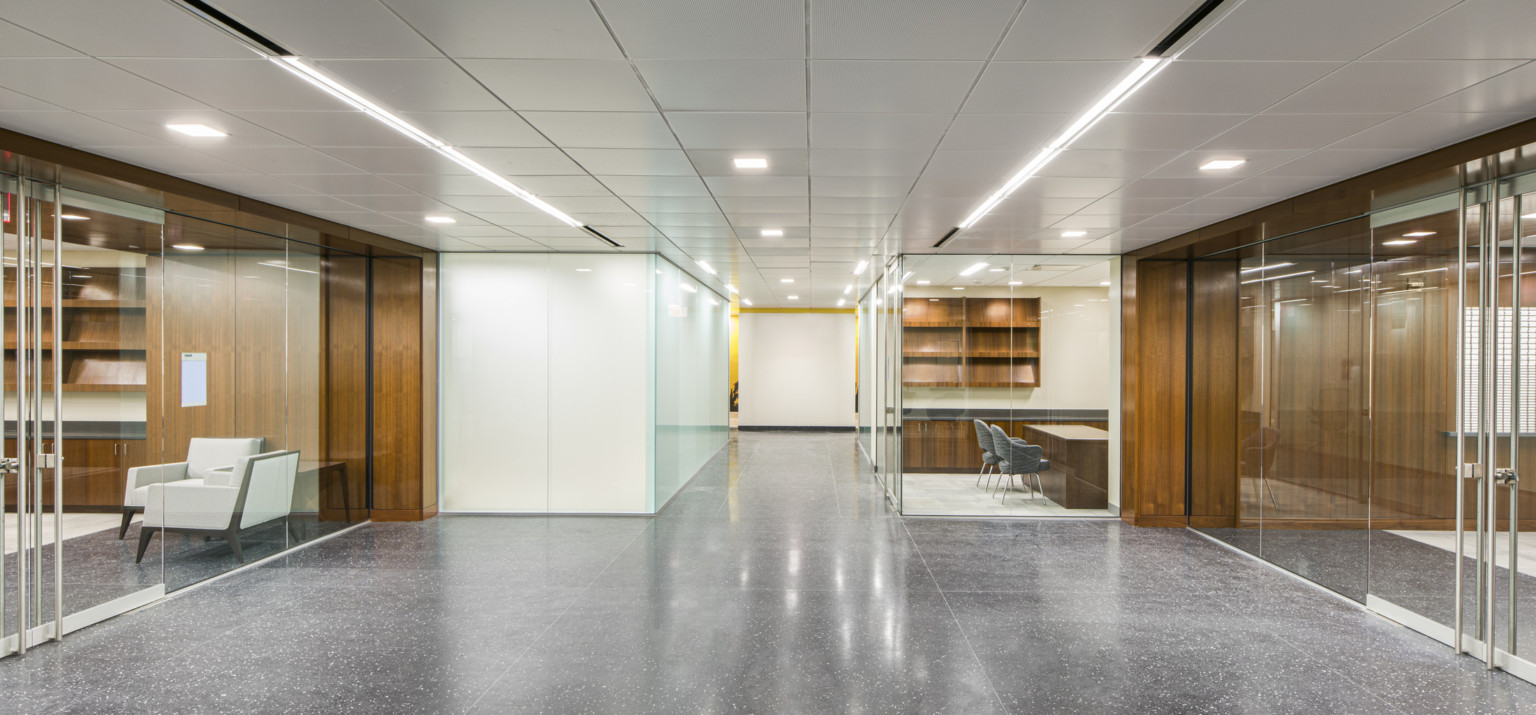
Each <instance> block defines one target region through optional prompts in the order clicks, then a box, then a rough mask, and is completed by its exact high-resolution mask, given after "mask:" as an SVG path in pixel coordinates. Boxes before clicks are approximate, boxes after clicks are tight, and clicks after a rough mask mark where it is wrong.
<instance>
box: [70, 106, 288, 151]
mask: <svg viewBox="0 0 1536 715" xmlns="http://www.w3.org/2000/svg"><path fill="white" fill-rule="evenodd" d="M84 113H85V114H88V115H90V116H93V117H96V118H97V119H101V120H104V121H108V122H111V123H113V124H116V125H118V126H120V127H123V128H125V129H131V130H133V131H136V132H139V133H140V134H144V135H146V136H151V137H154V138H156V139H160V140H162V141H165V142H168V143H171V144H177V145H180V146H185V147H188V148H190V149H198V150H201V151H213V152H217V151H221V150H224V149H233V148H250V147H287V148H296V147H299V146H300V145H299V144H298V143H297V142H295V141H293V140H291V139H289V138H287V137H284V136H281V135H278V134H275V133H273V132H270V131H267V130H266V129H264V128H262V127H259V126H257V125H255V124H253V123H251V122H248V121H246V120H244V119H241V118H239V117H236V116H234V115H231V114H226V113H224V112H220V111H218V110H215V109H178V110H169V111H168V110H163V109H124V110H108V111H87V112H84ZM167 124H204V125H207V126H210V127H213V128H214V129H218V130H220V131H222V132H224V133H226V134H228V136H223V137H191V136H187V135H185V134H182V133H181V132H177V131H172V130H171V129H169V128H167V127H166V125H167Z"/></svg>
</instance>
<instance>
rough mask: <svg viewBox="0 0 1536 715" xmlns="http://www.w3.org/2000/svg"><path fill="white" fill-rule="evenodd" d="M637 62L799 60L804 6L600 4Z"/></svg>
mask: <svg viewBox="0 0 1536 715" xmlns="http://www.w3.org/2000/svg"><path fill="white" fill-rule="evenodd" d="M598 6H599V7H600V8H602V11H603V15H604V16H605V17H606V18H607V19H608V22H609V23H610V24H611V25H612V26H613V29H614V34H616V35H617V36H618V38H619V41H620V42H622V43H623V44H624V49H625V51H626V52H628V53H629V56H630V57H633V58H635V59H669V60H670V59H801V58H804V57H805V3H804V2H803V0H754V1H753V2H710V1H708V0H705V1H698V0H685V1H678V0H670V1H668V2H657V1H656V0H601V2H599V3H598Z"/></svg>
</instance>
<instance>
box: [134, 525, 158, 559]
mask: <svg viewBox="0 0 1536 715" xmlns="http://www.w3.org/2000/svg"><path fill="white" fill-rule="evenodd" d="M155 531H156V529H153V528H151V527H147V526H141V527H139V555H138V556H136V557H134V559H133V562H134V563H136V564H137V563H142V562H143V561H144V552H145V551H148V550H149V540H150V539H151V538H154V536H155Z"/></svg>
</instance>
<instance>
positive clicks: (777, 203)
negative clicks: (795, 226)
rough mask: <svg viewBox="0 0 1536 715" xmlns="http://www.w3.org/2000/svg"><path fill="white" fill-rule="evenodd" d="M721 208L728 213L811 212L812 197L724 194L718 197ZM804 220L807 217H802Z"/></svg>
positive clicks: (802, 220)
mask: <svg viewBox="0 0 1536 715" xmlns="http://www.w3.org/2000/svg"><path fill="white" fill-rule="evenodd" d="M717 200H718V201H719V203H720V208H721V210H723V211H725V212H726V213H728V214H732V215H735V214H740V213H796V212H798V213H809V212H810V210H811V202H810V199H809V198H808V197H806V196H799V197H788V196H777V197H741V196H722V197H720V198H719V199H717ZM800 221H801V222H804V221H805V219H804V218H802V219H800Z"/></svg>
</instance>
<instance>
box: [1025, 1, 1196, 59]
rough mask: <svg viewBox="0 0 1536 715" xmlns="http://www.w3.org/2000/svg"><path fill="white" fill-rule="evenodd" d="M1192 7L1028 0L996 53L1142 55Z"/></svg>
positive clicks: (1028, 56) (1162, 3)
mask: <svg viewBox="0 0 1536 715" xmlns="http://www.w3.org/2000/svg"><path fill="white" fill-rule="evenodd" d="M1191 9H1193V8H1192V7H1191V5H1190V2H1189V0H1136V2H1124V1H1123V0H1029V2H1027V3H1025V4H1024V11H1023V12H1022V13H1020V14H1019V19H1018V21H1017V22H1015V23H1014V25H1013V30H1012V31H1010V32H1009V33H1008V36H1007V37H1006V38H1004V39H1003V44H1002V46H1001V47H999V48H998V51H997V59H999V60H1128V59H1131V58H1134V57H1140V56H1142V55H1144V54H1146V53H1147V51H1148V50H1150V49H1152V45H1153V44H1154V43H1156V42H1157V41H1158V40H1159V39H1161V38H1162V37H1163V36H1164V35H1166V34H1167V33H1168V31H1169V30H1172V29H1173V26H1174V25H1175V24H1177V23H1178V22H1179V21H1180V20H1182V19H1184V17H1185V16H1186V15H1188V14H1189V12H1190V10H1191Z"/></svg>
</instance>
